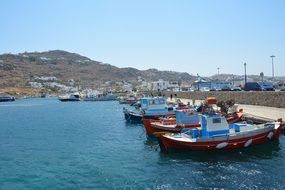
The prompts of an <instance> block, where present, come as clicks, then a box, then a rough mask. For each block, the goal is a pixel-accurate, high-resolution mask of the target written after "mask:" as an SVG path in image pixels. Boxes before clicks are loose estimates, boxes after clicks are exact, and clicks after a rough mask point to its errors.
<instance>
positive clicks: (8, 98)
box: [0, 96, 15, 102]
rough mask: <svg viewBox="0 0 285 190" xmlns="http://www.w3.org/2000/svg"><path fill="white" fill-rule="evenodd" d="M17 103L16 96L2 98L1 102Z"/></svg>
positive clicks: (0, 97) (0, 98)
mask: <svg viewBox="0 0 285 190" xmlns="http://www.w3.org/2000/svg"><path fill="white" fill-rule="evenodd" d="M12 101H15V97H14V96H0V102H12Z"/></svg>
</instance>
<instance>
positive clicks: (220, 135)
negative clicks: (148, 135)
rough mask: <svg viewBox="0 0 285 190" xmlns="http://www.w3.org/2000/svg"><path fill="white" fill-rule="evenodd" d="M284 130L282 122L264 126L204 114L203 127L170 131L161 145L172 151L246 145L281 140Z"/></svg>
mask: <svg viewBox="0 0 285 190" xmlns="http://www.w3.org/2000/svg"><path fill="white" fill-rule="evenodd" d="M280 132H281V125H280V123H279V122H270V123H265V124H260V125H251V124H246V123H234V124H230V125H229V124H228V123H227V121H226V118H225V117H223V116H221V115H218V114H214V115H203V116H202V124H201V127H200V128H195V129H191V130H188V131H186V132H184V133H177V134H174V133H171V134H170V133H169V134H164V135H161V136H160V137H159V140H160V147H161V150H163V151H168V150H177V149H180V150H221V149H236V148H245V147H248V146H252V145H256V144H262V143H265V142H267V141H270V140H273V139H278V138H279V135H280Z"/></svg>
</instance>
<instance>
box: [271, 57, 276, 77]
mask: <svg viewBox="0 0 285 190" xmlns="http://www.w3.org/2000/svg"><path fill="white" fill-rule="evenodd" d="M270 57H271V59H272V80H274V64H273V59H274V57H275V55H271V56H270Z"/></svg>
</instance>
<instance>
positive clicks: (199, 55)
mask: <svg viewBox="0 0 285 190" xmlns="http://www.w3.org/2000/svg"><path fill="white" fill-rule="evenodd" d="M284 10H285V1H284V0H195V1H194V0H177V1H174V0H140V1H139V0H77V1H76V0H1V2H0V24H1V32H0V34H1V35H0V53H1V54H2V53H9V52H11V53H21V52H24V51H47V50H55V49H61V50H66V51H70V52H74V53H79V54H82V55H84V56H87V57H89V58H91V59H93V60H97V61H101V62H104V63H109V64H112V65H115V66H118V67H134V68H138V69H148V68H156V69H159V70H173V71H182V72H184V71H185V72H188V73H190V74H193V75H196V74H197V73H199V74H200V75H201V76H210V75H214V74H217V67H220V73H227V74H243V73H244V66H243V63H244V62H247V73H248V74H257V75H259V73H260V72H264V73H265V75H266V76H271V73H272V71H271V58H270V57H269V56H270V55H272V54H274V55H275V56H276V58H275V60H274V63H275V64H274V65H275V76H285V11H284Z"/></svg>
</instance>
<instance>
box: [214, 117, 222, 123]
mask: <svg viewBox="0 0 285 190" xmlns="http://www.w3.org/2000/svg"><path fill="white" fill-rule="evenodd" d="M213 123H221V118H213Z"/></svg>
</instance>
